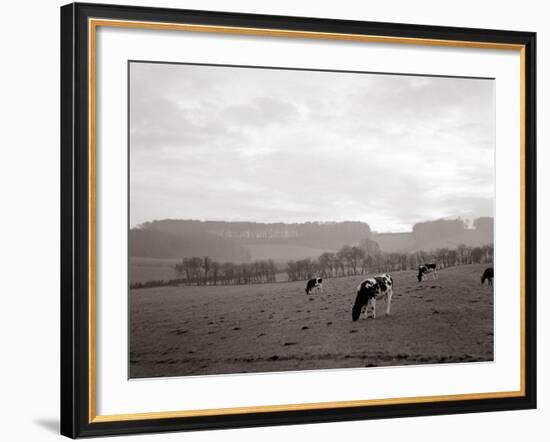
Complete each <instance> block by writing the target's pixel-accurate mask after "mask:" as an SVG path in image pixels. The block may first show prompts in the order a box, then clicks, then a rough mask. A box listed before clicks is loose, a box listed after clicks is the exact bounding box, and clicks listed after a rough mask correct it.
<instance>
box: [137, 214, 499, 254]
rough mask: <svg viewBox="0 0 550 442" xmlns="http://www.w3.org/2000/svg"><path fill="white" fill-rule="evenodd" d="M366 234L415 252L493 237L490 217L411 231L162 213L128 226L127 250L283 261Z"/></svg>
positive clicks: (387, 248) (386, 246)
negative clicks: (469, 223)
mask: <svg viewBox="0 0 550 442" xmlns="http://www.w3.org/2000/svg"><path fill="white" fill-rule="evenodd" d="M365 239H371V240H374V241H376V242H377V243H378V245H379V246H380V249H381V250H382V251H383V252H414V251H418V250H425V251H428V250H434V249H437V248H451V249H452V248H456V247H457V246H458V245H460V244H464V245H467V246H480V245H484V244H489V243H492V242H493V218H490V217H483V218H478V219H476V220H474V222H473V225H472V227H471V228H468V227H467V225H466V223H465V222H464V221H463V220H462V219H455V220H444V219H439V220H435V221H426V222H422V223H417V224H415V225H414V226H413V229H412V231H411V232H404V233H377V232H372V231H371V229H370V226H369V225H368V224H367V223H365V222H360V221H343V222H305V223H258V222H236V221H199V220H189V219H188V220H182V219H163V220H155V221H150V222H146V223H143V224H141V225H139V226H138V227H136V228H133V229H131V230H130V233H129V252H130V256H134V257H149V258H184V257H190V256H209V257H211V258H212V259H215V260H218V261H233V262H247V261H250V260H255V259H274V260H276V261H281V262H282V261H286V260H290V259H302V258H306V257H317V256H319V255H320V254H321V253H322V252H324V251H335V250H338V249H340V248H341V247H342V246H344V245H346V244H347V245H356V244H359V243H361V242H362V241H363V240H365Z"/></svg>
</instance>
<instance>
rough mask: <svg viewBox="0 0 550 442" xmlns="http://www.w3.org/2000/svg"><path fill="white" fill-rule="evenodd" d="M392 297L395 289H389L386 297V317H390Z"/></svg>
mask: <svg viewBox="0 0 550 442" xmlns="http://www.w3.org/2000/svg"><path fill="white" fill-rule="evenodd" d="M392 296H393V289H389V290H388V294H387V295H386V316H389V314H390V309H391V298H392Z"/></svg>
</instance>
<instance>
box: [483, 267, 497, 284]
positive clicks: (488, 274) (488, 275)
mask: <svg viewBox="0 0 550 442" xmlns="http://www.w3.org/2000/svg"><path fill="white" fill-rule="evenodd" d="M494 277H495V276H494V271H493V268H492V267H487V268H486V269H485V271H484V272H483V275H481V283H482V284H483V283H484V282H485V280H487V281H489V285H493V278H494Z"/></svg>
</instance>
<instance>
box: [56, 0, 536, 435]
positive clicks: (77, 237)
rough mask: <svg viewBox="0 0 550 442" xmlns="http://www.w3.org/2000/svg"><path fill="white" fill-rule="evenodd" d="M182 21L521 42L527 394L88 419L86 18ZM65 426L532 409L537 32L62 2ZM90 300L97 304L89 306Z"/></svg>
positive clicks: (138, 429)
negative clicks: (226, 412) (522, 60)
mask: <svg viewBox="0 0 550 442" xmlns="http://www.w3.org/2000/svg"><path fill="white" fill-rule="evenodd" d="M90 18H104V19H114V20H126V21H143V22H158V23H186V24H198V25H209V26H230V27H239V28H255V29H277V30H288V31H302V32H312V33H334V34H348V35H349V34H353V35H369V36H381V37H397V38H403V39H411V38H412V39H428V40H443V41H454V42H470V43H472V42H473V43H480V44H505V45H519V46H521V47H522V49H521V50H522V51H523V57H524V58H523V59H524V63H523V68H524V73H523V75H524V77H523V78H524V140H523V142H524V170H523V174H524V214H523V216H524V225H523V227H524V238H523V240H524V257H523V258H524V273H523V275H524V280H523V281H522V284H523V290H524V293H525V299H524V318H523V320H524V325H525V327H524V347H523V349H524V352H523V353H524V354H523V357H524V390H523V392H524V394H523V395H521V396H515V397H494V398H479V399H468V400H449V401H446V400H442V401H437V402H411V403H399V404H389V405H369V406H359V407H357V406H354V407H337V408H323V409H316V410H307V409H305V410H288V411H272V412H263V411H259V412H250V413H245V414H227V415H217V416H198V417H164V418H155V417H152V418H146V419H139V420H131V419H130V420H118V421H117V420H115V421H105V422H104V421H94V420H93V418H91V416H92V414H91V413H90V410H91V407H93V404H92V401H91V396H90V388H93V382H91V379H90V372H89V370H88V368H89V366H90V313H92V312H91V311H90V289H89V287H90V282H91V281H90V271H89V269H90V258H89V257H90V256H91V253H93V250H91V248H90V247H91V245H90V238H89V235H88V232H89V229H90V223H91V222H93V221H91V218H90V210H89V207H90V205H89V201H90V197H91V189H90V185H89V182H90V181H89V170H90V157H89V151H88V148H87V147H88V140H89V139H90V136H91V134H90V128H89V124H88V122H89V116H90V115H89V109H90V103H89V77H88V70H89V65H88V63H89V29H90V28H89V26H88V23H89V19H90ZM60 178H61V434H63V435H65V436H68V437H71V438H76V437H88V436H104V435H117V434H136V433H150V432H167V431H184V430H204V429H222V428H240V427H252V426H267V425H287V424H305V423H315V422H336V421H348V420H360V419H378V418H393V417H406V416H426V415H440V414H455V413H475V412H484V411H498V410H517V409H530V408H536V385H537V382H536V259H537V257H536V34H535V33H532V32H516V31H502V30H489V29H468V28H450V27H440V26H422V25H410V24H394V23H378V22H359V21H348V20H331V19H316V18H303V17H284V16H268V15H256V14H242V13H226V12H210V11H195V10H179V9H167V8H149V7H128V6H117V5H96V4H85V3H82V4H80V3H73V4H69V5H66V6H63V7H61V177H60ZM92 308H93V307H92Z"/></svg>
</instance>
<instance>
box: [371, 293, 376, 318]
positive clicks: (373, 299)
mask: <svg viewBox="0 0 550 442" xmlns="http://www.w3.org/2000/svg"><path fill="white" fill-rule="evenodd" d="M371 302H372V319H376V298H372V301H371Z"/></svg>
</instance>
